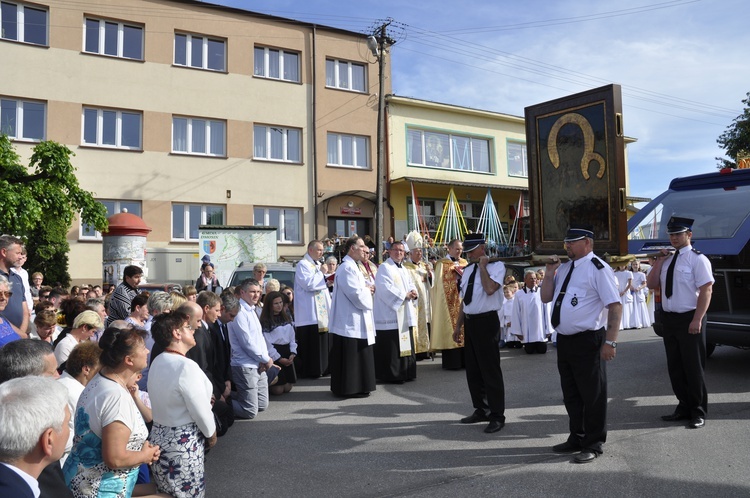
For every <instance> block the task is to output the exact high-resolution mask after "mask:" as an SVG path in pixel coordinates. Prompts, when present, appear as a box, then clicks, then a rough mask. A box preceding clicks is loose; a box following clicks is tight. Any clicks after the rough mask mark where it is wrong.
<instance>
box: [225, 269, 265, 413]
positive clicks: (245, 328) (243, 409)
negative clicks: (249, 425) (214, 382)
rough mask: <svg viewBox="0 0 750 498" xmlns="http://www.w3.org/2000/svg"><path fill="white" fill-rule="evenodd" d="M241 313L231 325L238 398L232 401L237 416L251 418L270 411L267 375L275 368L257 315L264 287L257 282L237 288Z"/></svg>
mask: <svg viewBox="0 0 750 498" xmlns="http://www.w3.org/2000/svg"><path fill="white" fill-rule="evenodd" d="M237 292H238V293H239V297H240V312H239V313H238V314H237V317H236V318H235V319H234V321H232V322H230V323H229V325H228V330H229V343H230V344H231V346H232V359H231V361H230V365H231V367H232V380H233V381H234V384H235V386H236V388H237V396H236V398H233V399H232V406H233V408H234V414H235V417H237V418H240V419H252V418H255V416H256V415H257V414H258V412H262V411H263V410H265V409H266V408H268V376H267V375H266V371H267V370H268V369H269V368H271V367H272V366H273V360H272V359H271V357H270V356H269V355H268V348H267V346H266V341H265V340H264V339H263V329H262V328H261V326H260V320H258V315H257V313H256V312H255V307H256V306H257V304H258V300H259V299H260V293H261V287H260V284H259V283H258V281H257V280H255V279H252V278H248V279H247V280H244V281H243V282H242V283H241V284H240V285H239V286H238V287H237Z"/></svg>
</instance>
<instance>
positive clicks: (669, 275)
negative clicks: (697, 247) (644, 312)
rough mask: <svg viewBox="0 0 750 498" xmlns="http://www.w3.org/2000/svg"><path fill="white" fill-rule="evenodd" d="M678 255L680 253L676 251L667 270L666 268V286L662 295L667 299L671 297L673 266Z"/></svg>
mask: <svg viewBox="0 0 750 498" xmlns="http://www.w3.org/2000/svg"><path fill="white" fill-rule="evenodd" d="M679 255H680V251H677V252H675V253H674V257H673V258H672V262H671V263H669V268H667V285H666V288H665V289H664V295H665V296H667V297H672V284H673V282H674V264H675V263H676V262H677V256H679Z"/></svg>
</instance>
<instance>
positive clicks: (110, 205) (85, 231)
mask: <svg viewBox="0 0 750 498" xmlns="http://www.w3.org/2000/svg"><path fill="white" fill-rule="evenodd" d="M99 202H101V203H102V204H104V207H106V208H107V218H109V217H110V216H112V215H113V214H117V213H122V212H123V210H125V209H127V212H128V213H131V214H134V215H136V216H142V214H141V201H115V200H100V201H99ZM78 238H79V239H80V240H102V234H101V233H99V232H97V231H96V229H95V228H94V227H93V226H92V225H89V224H88V223H81V225H80V230H79V232H78Z"/></svg>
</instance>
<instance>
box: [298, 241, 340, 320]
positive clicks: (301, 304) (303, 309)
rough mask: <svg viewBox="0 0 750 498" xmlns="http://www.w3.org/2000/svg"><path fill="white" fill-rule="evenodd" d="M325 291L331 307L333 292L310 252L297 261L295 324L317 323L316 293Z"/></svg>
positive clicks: (327, 301)
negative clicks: (330, 290)
mask: <svg viewBox="0 0 750 498" xmlns="http://www.w3.org/2000/svg"><path fill="white" fill-rule="evenodd" d="M319 291H324V292H323V293H322V294H324V295H325V297H324V299H325V300H326V303H327V305H328V310H329V311H330V308H331V293H330V292H328V286H327V285H326V280H325V275H324V274H323V272H322V271H320V267H319V265H318V264H317V263H316V262H315V261H313V259H312V258H311V257H310V255H309V254H305V257H304V258H302V259H301V260H300V262H299V263H297V267H296V269H295V271H294V325H295V326H297V327H303V326H305V325H317V324H318V313H317V310H316V307H315V294H316V293H317V292H319Z"/></svg>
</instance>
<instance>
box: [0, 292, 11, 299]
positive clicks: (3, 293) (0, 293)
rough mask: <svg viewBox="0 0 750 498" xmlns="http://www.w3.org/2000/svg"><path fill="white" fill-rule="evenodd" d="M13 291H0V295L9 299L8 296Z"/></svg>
mask: <svg viewBox="0 0 750 498" xmlns="http://www.w3.org/2000/svg"><path fill="white" fill-rule="evenodd" d="M12 295H13V293H12V292H11V291H0V297H3V298H5V299H10V296H12Z"/></svg>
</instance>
